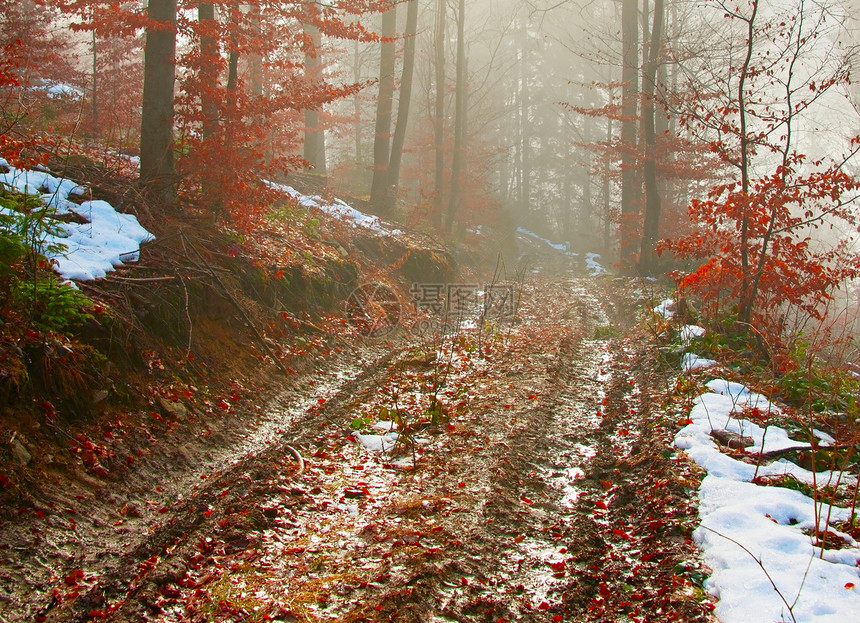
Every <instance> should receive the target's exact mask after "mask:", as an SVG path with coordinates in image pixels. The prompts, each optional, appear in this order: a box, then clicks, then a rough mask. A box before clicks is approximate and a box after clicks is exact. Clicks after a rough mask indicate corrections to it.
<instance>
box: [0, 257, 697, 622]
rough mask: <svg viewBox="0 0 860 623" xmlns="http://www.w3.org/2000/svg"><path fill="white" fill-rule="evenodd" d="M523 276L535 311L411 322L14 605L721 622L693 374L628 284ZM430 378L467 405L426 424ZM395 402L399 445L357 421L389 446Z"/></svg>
mask: <svg viewBox="0 0 860 623" xmlns="http://www.w3.org/2000/svg"><path fill="white" fill-rule="evenodd" d="M519 287H520V288H521V291H520V292H519V295H520V300H521V307H520V312H519V317H520V319H521V320H522V323H521V324H519V325H518V326H516V327H498V328H497V330H495V331H494V332H492V333H486V332H483V331H482V332H480V333H479V332H477V331H472V332H464V333H461V334H459V335H457V336H453V337H450V338H448V339H447V340H437V341H433V340H430V341H428V340H420V339H418V340H416V339H414V338H409V339H406V338H404V339H403V342H402V344H401V345H400V346H399V347H398V348H394V349H390V350H388V352H387V354H382V352H383V351H382V350H377V351H375V352H376V354H377V355H378V356H377V357H376V358H375V359H374V360H372V361H371V362H370V363H367V364H366V365H365V366H364V369H363V370H362V372H361V373H359V374H358V375H357V376H355V375H352V374H344V375H341V377H339V381H338V382H336V383H333V384H330V385H329V386H328V389H327V390H326V392H327V393H325V394H324V395H325V398H324V399H318V400H316V401H315V402H314V401H308V400H305V402H303V403H302V405H303V409H302V410H301V413H296V409H295V400H296V393H295V392H286V393H285V394H284V395H283V397H282V398H281V404H278V403H276V404H273V405H270V407H269V408H270V409H273V410H278V409H280V410H284V411H288V410H290V409H292V411H293V413H294V416H293V417H291V418H289V420H288V421H285V422H284V423H283V427H282V428H281V429H280V430H279V431H278V435H277V437H276V438H274V439H271V438H270V439H269V441H268V443H265V444H258V446H257V447H255V449H254V450H253V451H250V452H248V451H245V453H244V454H243V455H241V456H235V457H233V461H232V462H227V461H225V462H224V465H223V466H222V467H221V468H220V469H216V470H214V471H213V472H211V473H210V474H207V475H206V478H204V479H201V480H199V481H198V483H197V484H195V485H194V486H189V485H188V484H187V483H189V482H190V481H188V480H184V481H183V480H182V479H181V478H177V481H176V483H175V484H174V486H173V488H172V489H171V491H173V495H175V496H176V500H175V501H174V503H173V504H168V505H166V506H164V507H163V508H161V509H159V511H160V515H158V521H153V520H152V518H151V517H150V518H147V517H142V518H139V519H135V520H132V519H131V518H127V517H126V518H125V520H124V521H123V522H122V524H123V525H119V526H117V527H116V528H113V527H112V526H110V525H109V524H108V523H107V522H104V521H103V522H101V525H102V530H103V533H104V534H105V535H107V533H108V532H110V531H111V530H123V531H124V532H123V534H124V538H125V541H124V542H123V547H119V546H118V541H117V539H116V537H114V536H105V540H104V542H103V543H99V542H91V541H89V542H87V543H86V544H84V545H82V546H83V547H84V548H85V549H86V550H87V551H88V552H89V553H90V554H91V556H90V558H89V561H90V562H88V564H87V565H86V567H85V568H84V567H83V566H82V567H81V572H80V573H77V572H75V571H74V569H77V568H78V567H77V566H75V565H78V564H80V560H81V559H77V560H72V561H67V563H68V564H67V568H66V569H64V570H62V571H59V572H56V571H55V573H54V575H55V576H56V580H57V581H56V582H55V586H54V587H53V589H51V590H48V586H47V585H46V584H43V585H41V586H38V590H37V591H35V592H34V593H32V597H33V598H34V599H36V598H39V596H40V595H41V599H42V601H41V602H40V603H31V604H30V605H29V606H28V607H27V614H28V615H29V616H28V617H21V618H20V619H18V618H17V617H15V616H11V615H10V616H9V618H8V619H7V620H9V621H13V620H32V617H33V616H35V618H37V619H38V620H56V621H80V620H90V619H98V618H102V617H105V618H107V619H109V620H116V621H139V620H158V621H180V620H195V621H196V620H199V621H203V620H206V621H238V620H249V621H262V620H276V621H297V620H298V621H317V620H331V621H389V620H392V621H493V622H498V621H605V620H617V621H628V620H661V621H664V620H683V621H695V620H708V619H707V617H708V614H707V613H708V611H709V606H708V604H707V603H703V600H704V596H703V594H702V593H701V590H700V589H699V588H698V586H697V584H696V582H695V581H694V580H696V578H697V573H698V570H697V567H696V565H695V563H694V562H691V561H692V560H694V557H695V553H694V550H693V547H692V545H691V543H690V539H689V531H690V529H691V526H692V524H693V521H694V520H695V509H694V508H693V507H692V505H691V503H692V500H691V499H690V490H691V489H692V488H694V484H692V483H691V482H690V481H689V480H688V479H689V478H690V477H691V474H689V473H688V468H686V467H685V466H684V465H683V464H682V463H680V462H678V461H676V460H674V458H673V456H672V454H671V452H670V451H669V447H670V446H669V444H670V439H671V432H672V426H671V420H672V416H671V414H669V415H667V414H665V413H664V412H663V411H662V409H661V405H663V404H665V403H666V398H667V396H668V395H669V394H670V393H671V384H672V382H673V379H672V375H671V374H670V373H668V371H666V370H662V371H661V370H660V369H659V366H656V365H654V361H655V358H654V357H653V356H652V354H651V352H650V348H651V347H650V345H649V342H648V340H647V339H646V337H644V336H642V335H638V334H634V335H630V334H629V332H630V331H631V330H632V329H633V327H634V325H635V306H634V304H633V303H632V299H631V297H630V295H629V293H623V292H621V291H620V290H619V288H620V287H621V286H619V285H618V284H614V283H612V282H609V281H607V280H597V279H592V278H585V277H581V276H574V275H573V274H571V273H564V274H562V275H555V276H553V278H552V279H546V278H536V280H535V281H534V282H533V283H530V284H524V285H521V286H519ZM625 301H626V303H625ZM440 353H441V354H440ZM329 372H331V371H329ZM319 391H320V392H322V391H323V389H320V390H319ZM318 393H319V392H318ZM312 395H314V392H313V390H312V389H310V390H309V392H308V396H312ZM431 395H436V396H438V397H439V398H440V399H441V401H442V404H444V406H445V411H446V412H447V414H448V415H449V416H450V420H449V421H447V422H442V423H439V424H435V425H432V426H429V427H427V426H423V425H421V426H419V425H417V421H418V420H419V419H421V418H420V416H421V415H422V413H423V414H424V415H426V414H427V413H428V410H427V404H428V402H427V400H428V398H429V396H431ZM286 403H290V404H286ZM395 409H397V411H398V413H400V414H402V415H403V416H404V417H405V418H406V419H407V420H408V421H409V423H410V426H409V427H408V428H405V429H402V430H403V432H404V433H405V434H404V436H403V437H401V439H400V443H399V445H398V446H397V447H395V451H394V452H393V453H380V452H373V451H370V450H368V449H367V448H366V447H365V446H363V445H361V444H360V443H358V440H359V437H360V435H359V434H358V433H357V432H356V431H354V430H352V429H351V428H350V423H352V422H353V421H354V420H355V419H356V418H357V417H360V418H363V419H364V420H366V421H365V422H362V423H361V424H363V426H364V428H365V429H366V430H365V431H364V434H366V435H368V436H367V437H364V441H365V442H368V441H371V442H372V441H373V440H374V439H376V440H378V439H379V438H378V437H371V436H370V435H371V433H373V432H376V433H380V432H383V431H373V430H372V428H371V423H372V420H373V419H379V418H382V417H383V416H385V417H390V415H391V414H392V413H393V412H394V411H395ZM356 425H358V424H356ZM370 445H372V444H370ZM290 446H291V447H294V448H296V449H298V450H299V452H300V453H301V454H302V455H303V457H304V463H305V464H304V469H303V471H301V472H300V470H299V468H298V466H297V462H296V460H295V458H294V456H293V454H292V452H291V450H290ZM401 450H405V451H403V452H400V451H401ZM198 478H199V476H198ZM179 483H185V484H179ZM96 506H98V504H96ZM96 512H97V509H96ZM128 521H132V522H133V521H136V522H137V524H138V525H137V529H138V530H137V532H129V526H128V525H125V523H126V522H128ZM144 526H146V527H145V530H142V528H143V527H144ZM135 535H136V536H135ZM90 538H92V537H90ZM100 548H102V550H101V553H100V554H99V551H100ZM84 559H86V557H84ZM69 569H71V570H72V571H69ZM70 573H71V574H72V575H69V574H70ZM34 586H35V585H34ZM46 593H47V594H46Z"/></svg>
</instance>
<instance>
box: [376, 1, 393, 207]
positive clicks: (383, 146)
mask: <svg viewBox="0 0 860 623" xmlns="http://www.w3.org/2000/svg"><path fill="white" fill-rule="evenodd" d="M396 34H397V5H396V4H392V5H391V8H390V9H388V10H387V11H386V12H385V13H383V14H382V37H383V38H384V39H385V41H383V43H382V52H381V55H380V59H379V97H378V99H377V101H376V131H375V135H374V139H373V182H372V184H371V187H370V202H371V204H373V205H374V206H376V209H377V210H380V211H384V210H385V208H386V206H387V201H386V196H387V195H388V192H389V183H388V163H389V161H390V159H391V112H392V107H393V102H394V57H395V45H394V37H395V35H396Z"/></svg>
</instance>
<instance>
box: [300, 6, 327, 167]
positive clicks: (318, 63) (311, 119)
mask: <svg viewBox="0 0 860 623" xmlns="http://www.w3.org/2000/svg"><path fill="white" fill-rule="evenodd" d="M309 7H310V8H309V10H310V11H311V12H313V13H316V12H317V11H318V9H317V8H316V5H315V4H312V3H311V4H310V5H309ZM303 29H304V32H305V35H307V36H308V38H309V39H310V41H311V47H310V48H309V49H306V50H305V78H306V79H308V80H309V81H315V80H319V79H320V74H321V72H322V60H321V59H320V48H321V47H322V36H321V35H320V30H319V28H317V26H316V24H304V25H303ZM303 155H304V158H305V160H307V161H308V162H309V163H310V164H311V166H312V167H313V168H314V171H315V172H317V173H319V174H320V175H325V174H326V161H325V160H326V158H325V130H323V129H322V128H321V127H320V113H319V110H306V111H305V144H304V153H303Z"/></svg>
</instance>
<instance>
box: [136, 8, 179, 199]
mask: <svg viewBox="0 0 860 623" xmlns="http://www.w3.org/2000/svg"><path fill="white" fill-rule="evenodd" d="M148 17H149V22H148V23H147V27H146V44H145V48H144V54H145V56H144V70H143V105H142V109H141V128H140V180H141V182H142V183H143V184H145V185H146V186H148V188H149V189H150V190H151V191H152V193H153V194H154V195H155V196H157V197H159V198H160V199H162V200H163V201H165V202H167V203H173V201H174V200H175V193H176V169H175V166H174V160H173V151H174V144H173V115H174V104H173V86H174V83H175V81H176V0H149V4H148Z"/></svg>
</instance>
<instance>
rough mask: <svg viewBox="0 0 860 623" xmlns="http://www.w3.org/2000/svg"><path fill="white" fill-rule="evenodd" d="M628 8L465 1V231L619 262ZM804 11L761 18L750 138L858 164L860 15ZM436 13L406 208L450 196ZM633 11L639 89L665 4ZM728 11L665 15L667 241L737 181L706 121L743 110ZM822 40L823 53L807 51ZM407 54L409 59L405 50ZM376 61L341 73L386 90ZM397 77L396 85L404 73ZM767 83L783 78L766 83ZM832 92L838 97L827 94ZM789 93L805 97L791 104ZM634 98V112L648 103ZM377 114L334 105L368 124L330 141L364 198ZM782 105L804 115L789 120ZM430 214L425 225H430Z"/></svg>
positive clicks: (348, 60)
mask: <svg viewBox="0 0 860 623" xmlns="http://www.w3.org/2000/svg"><path fill="white" fill-rule="evenodd" d="M621 4H622V3H621V2H620V1H615V2H612V1H606V0H593V1H585V0H572V1H566V2H565V1H559V0H532V1H525V0H468V2H466V4H465V24H464V30H465V51H466V64H467V69H466V75H467V80H466V89H467V95H466V101H467V105H466V115H465V118H466V122H465V128H466V129H465V132H466V140H465V147H464V149H465V151H466V154H467V156H466V162H467V166H466V167H465V169H464V171H463V173H462V175H463V196H462V198H461V201H460V203H461V205H460V208H459V211H458V219H459V225H460V227H461V229H463V230H466V229H468V228H470V227H475V226H477V225H480V224H482V223H483V224H486V223H489V224H492V223H498V222H505V223H507V226H509V227H510V226H512V225H528V227H529V228H530V229H532V230H535V231H536V232H538V233H540V234H541V235H544V236H547V237H549V238H551V239H553V240H555V241H558V242H562V243H570V244H571V246H572V247H573V248H576V249H580V250H592V251H603V252H608V253H614V252H615V241H616V237H617V220H618V219H617V215H618V213H619V211H621V210H622V207H621V206H620V205H619V203H620V201H621V188H620V184H621V181H620V168H621V160H622V153H623V152H624V151H625V150H627V151H629V152H636V153H635V154H634V156H633V162H634V164H633V165H632V166H634V167H635V168H636V174H637V175H640V174H641V166H642V161H643V158H642V143H643V137H642V132H643V130H642V125H641V121H640V120H638V119H637V120H633V121H632V122H633V123H634V125H635V126H636V127H635V137H636V138H635V141H636V144H633V145H629V144H627V145H625V144H622V143H621V127H622V124H623V122H624V121H630V119H627V118H625V117H624V115H623V114H622V110H621V108H620V105H621V102H622V97H623V94H622V82H621V81H622V67H623V66H624V60H623V58H622V28H621ZM801 5H802V3H798V2H791V1H786V2H783V3H768V5H767V6H764V5H763V6H762V7H761V10H760V11H759V14H758V16H757V23H756V26H757V27H760V28H761V29H762V32H761V33H759V34H758V35H757V36H758V38H757V40H756V48H755V50H754V59H753V60H754V62H758V63H759V65H760V68H761V71H762V74H761V75H758V76H756V77H755V78H756V79H755V80H752V79H749V80H748V83H747V85H748V87H749V93H748V97H749V101H750V102H751V105H754V106H755V107H756V108H755V111H754V112H753V114H751V115H750V116H749V118H748V119H747V122H748V123H749V128H748V129H750V131H752V129H753V128H755V127H756V126H758V127H760V128H761V132H762V133H766V134H767V138H768V140H772V141H773V142H776V143H779V142H780V138H781V136H782V135H784V134H785V132H786V130H787V129H789V127H790V132H791V139H790V141H791V148H792V149H795V150H797V151H798V152H799V153H803V154H806V155H808V156H809V157H810V159H818V158H823V157H827V156H832V157H834V158H837V159H838V158H839V157H840V156H841V154H843V153H845V152H847V151H848V149H849V147H848V142H847V141H848V140H849V139H850V137H851V136H853V135H854V134H856V132H857V130H858V116H857V113H856V110H855V98H853V97H851V85H850V82H849V80H847V79H846V78H847V71H843V70H846V69H847V68H848V67H850V64H851V63H852V62H854V48H853V44H854V41H855V40H856V37H855V34H856V23H855V22H854V20H853V19H851V18H849V17H848V15H849V12H848V8H850V7H845V6H844V5H842V4H840V3H839V2H833V3H830V4H829V5H828V7H827V11H826V12H825V13H824V14H823V16H822V14H821V13H820V11H819V12H816V11H815V10H812V9H810V8H809V6H807V7H805V8H804V11H806V14H808V15H806V14H804V13H803V12H800V13H798V7H800V6H801ZM404 6H405V5H404ZM438 6H439V2H438V1H437V0H422V1H421V2H420V13H419V28H418V35H417V55H416V82H415V86H414V89H413V94H414V95H413V101H412V112H411V114H410V130H409V135H408V136H409V138H408V141H407V145H406V156H405V162H404V169H403V173H402V175H401V180H400V197H401V203H402V205H403V206H407V205H415V204H417V205H418V206H422V205H423V206H425V212H427V211H431V210H432V204H433V201H434V195H435V194H437V193H438V192H439V190H438V189H437V188H435V186H434V176H433V171H434V137H433V132H434V128H435V125H436V121H435V118H434V110H433V106H434V97H435V89H436V79H435V78H436V77H435V62H434V60H435V59H434V45H435V43H436V38H437V36H438V28H437V26H438ZM810 6H811V5H810ZM637 8H638V20H637V27H638V32H637V35H638V40H637V41H636V44H635V47H636V54H635V58H636V67H635V70H636V72H637V74H639V76H638V85H637V87H636V88H637V89H638V90H639V91H641V89H642V87H643V85H644V84H645V82H644V80H643V77H642V71H643V69H644V65H645V62H646V60H647V56H648V51H649V47H650V41H649V37H650V29H651V27H652V25H653V9H654V3H653V1H652V2H650V3H649V1H648V0H644V2H640V3H639V4H638V7H637ZM735 8H736V9H737V10H738V11H739V12H740V13H743V11H745V10H749V5H748V4H747V3H745V2H741V3H739V4H738V5H737V7H735ZM729 9H732V7H731V6H728V5H726V7H725V8H724V7H721V5H720V4H718V3H716V2H690V1H685V2H668V3H666V5H665V7H664V13H665V28H664V38H663V41H662V44H661V49H660V51H659V59H660V61H659V69H658V71H657V79H656V88H655V91H656V92H655V108H656V110H657V114H656V124H657V136H658V140H657V150H658V151H657V154H656V157H657V159H658V160H659V162H658V165H657V166H658V176H659V184H660V191H661V195H662V197H661V199H662V206H663V215H664V218H663V222H662V223H661V234H666V235H671V234H674V233H676V232H677V230H678V229H679V228H682V227H681V223H680V221H682V220H683V219H684V218H685V208H686V205H687V203H688V202H689V200H690V199H691V198H693V197H697V196H702V194H703V193H704V191H705V190H706V189H707V188H708V187H710V186H711V185H712V184H713V183H715V181H716V180H718V179H722V178H724V177H725V176H726V175H732V174H734V172H733V171H731V170H730V169H731V167H729V169H726V167H725V163H724V162H722V163H721V162H714V160H713V158H712V157H711V156H710V155H709V144H710V143H711V142H713V141H720V140H732V139H731V138H727V136H726V135H725V132H721V131H720V128H719V127H718V126H715V125H714V124H713V123H702V122H701V118H703V117H706V116H708V115H710V116H711V117H712V118H713V116H717V115H719V114H720V113H719V112H718V111H720V109H721V108H724V107H728V106H731V105H734V104H733V98H734V96H735V95H736V91H737V88H738V67H739V65H740V64H741V61H742V60H743V53H744V51H745V47H744V36H745V31H744V24H743V23H742V22H741V21H738V20H730V19H726V18H725V16H724V13H725V12H726V11H727V10H729ZM457 15H458V2H457V0H449V1H448V3H447V16H446V17H447V29H446V36H445V59H446V83H445V113H444V126H445V127H444V132H445V138H444V141H445V146H444V149H445V152H446V153H445V158H446V160H445V163H446V171H447V170H448V169H449V168H450V161H451V150H452V149H453V147H452V144H451V142H452V141H453V138H452V136H451V134H452V132H453V130H454V123H455V91H456V85H455V83H454V82H455V72H456V62H457V59H456V44H457V28H456V24H457ZM797 15H806V18H805V21H804V20H796V21H794V22H792V21H791V20H792V16H795V17H796V16H797ZM398 19H399V26H398V32H399V33H402V32H403V30H404V20H405V10H404V8H403V7H401V10H400V15H399V18H398ZM786 23H788V24H790V25H791V26H792V28H789V30H790V31H792V32H793V30H792V29H798V30H800V31H803V35H802V37H804V38H807V39H808V41H805V43H804V44H803V45H802V46H800V47H799V48H797V49H790V48H788V49H784V48H785V46H786V45H791V44H790V43H789V42H788V39H786V38H784V37H783V36H782V35H777V34H775V32H776V30H777V28H776V27H777V26H779V24H783V25H785V24H786ZM765 24H770V27H769V28H773V29H772V30H768V28H766V27H765ZM377 28H378V26H377ZM789 38H790V36H789ZM813 39H814V41H815V42H814V44H813V43H809V42H811V41H812V40H813ZM350 45H353V44H350ZM398 46H399V47H400V48H402V46H403V40H402V38H401V39H400V40H399V42H398ZM378 49H379V46H378V44H374V43H362V44H355V45H354V46H353V47H352V49H349V50H346V49H345V50H344V55H343V60H342V62H340V63H338V64H337V66H339V67H340V69H338V71H340V72H341V73H343V74H344V75H349V76H352V77H354V78H355V79H359V80H374V79H376V78H378V72H379V66H378V62H379V61H378ZM776 56H781V57H782V59H781V61H780V63H777V64H775V65H774V66H773V67H770V68H768V67H767V63H768V62H770V60H771V59H773V58H775V57H776ZM786 67H787V68H788V71H785V68H786ZM397 72H398V75H399V72H400V64H399V61H398V69H397ZM765 72H771V75H768V76H765V75H764V73H765ZM788 76H791V78H790V80H789V79H788ZM765 78H767V79H765ZM830 81H833V83H832V84H830ZM824 83H827V84H828V88H827V89H824V90H822V91H820V92H819V91H817V90H815V89H818V88H819V87H820V85H822V84H824ZM787 89H788V90H790V91H792V92H793V97H794V101H793V102H792V103H791V104H788V101H787V95H786V93H787ZM635 97H636V98H637V100H638V103H637V105H638V108H637V114H638V113H639V112H641V110H642V97H643V96H642V95H641V93H639V94H637V95H635ZM374 100H375V87H369V88H368V89H365V91H363V92H362V94H361V95H359V96H358V98H357V101H355V102H342V103H340V104H339V105H336V106H334V107H333V111H336V113H337V114H338V115H342V116H344V117H347V116H349V115H351V114H355V113H356V112H357V114H358V115H359V116H360V120H359V121H358V122H355V123H351V126H350V127H349V128H346V129H343V128H342V129H341V131H340V132H331V133H330V134H329V139H328V140H329V160H330V168H331V170H332V171H333V175H334V176H335V177H337V176H338V175H339V174H340V175H342V176H343V177H342V179H351V180H353V181H354V182H355V183H356V184H357V185H359V186H360V185H361V184H362V183H366V181H367V177H368V176H369V175H370V173H369V168H368V167H367V165H366V164H365V165H362V162H365V163H366V162H367V160H368V158H369V155H370V152H371V151H372V141H373V134H374V128H373V115H374V113H373V103H374ZM395 106H396V105H395ZM786 106H793V107H794V109H793V110H790V111H789V110H787V108H786ZM729 117H731V115H727V116H726V119H725V120H724V121H725V122H726V123H730V124H734V123H735V122H736V118H735V117H736V115H735V116H734V117H732V118H729ZM781 117H785V118H786V119H788V122H783V120H782V119H781ZM344 127H345V126H344ZM729 133H731V132H729ZM774 162H775V160H774V155H773V153H768V150H765V149H763V148H760V149H758V150H756V153H755V157H754V158H753V159H752V160H751V162H750V174H751V175H758V174H762V175H764V174H766V173H767V171H768V170H769V169H771V168H772V167H773V166H774ZM849 166H853V165H852V164H851V163H849ZM347 170H348V171H347ZM347 173H348V175H347ZM447 183H448V182H446V184H447ZM443 192H447V188H446V189H444V190H443ZM634 201H635V202H636V205H634V206H633V208H632V209H633V210H635V211H637V212H640V213H641V212H642V210H644V192H643V191H642V190H641V189H640V190H638V191H637V192H636V198H635V199H634ZM404 209H407V208H404ZM408 210H409V211H412V210H413V208H408ZM420 212H421V211H420V209H419V210H418V213H417V214H416V215H414V216H415V218H416V219H417V220H419V221H420V220H421V218H422V214H421V213H420Z"/></svg>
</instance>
